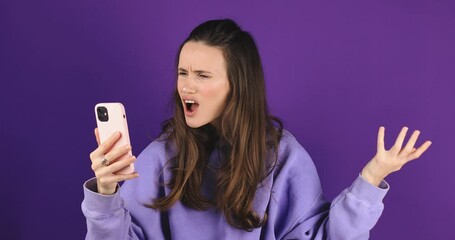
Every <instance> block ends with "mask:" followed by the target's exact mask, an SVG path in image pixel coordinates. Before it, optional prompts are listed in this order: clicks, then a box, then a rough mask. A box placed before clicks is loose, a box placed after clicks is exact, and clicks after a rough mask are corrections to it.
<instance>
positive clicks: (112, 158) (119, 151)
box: [92, 145, 131, 171]
mask: <svg viewBox="0 0 455 240" xmlns="http://www.w3.org/2000/svg"><path fill="white" fill-rule="evenodd" d="M130 151H131V145H125V146H123V147H120V148H115V149H114V150H112V151H111V152H109V153H107V154H106V155H105V156H104V157H105V158H106V159H107V160H108V161H109V162H110V164H112V163H114V162H116V161H117V160H118V159H119V158H121V157H122V156H124V155H125V154H128V153H130ZM103 167H106V166H104V165H103V164H102V155H101V156H100V157H98V158H95V159H93V160H92V169H93V170H94V171H96V170H97V169H99V168H103Z"/></svg>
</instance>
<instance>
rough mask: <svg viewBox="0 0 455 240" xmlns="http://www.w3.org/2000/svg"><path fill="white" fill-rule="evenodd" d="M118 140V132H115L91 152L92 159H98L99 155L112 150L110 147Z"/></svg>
mask: <svg viewBox="0 0 455 240" xmlns="http://www.w3.org/2000/svg"><path fill="white" fill-rule="evenodd" d="M119 138H120V132H115V133H114V134H112V135H111V136H110V137H109V138H108V139H107V140H106V141H104V142H103V143H101V145H100V146H99V147H98V148H97V149H96V150H95V151H93V156H94V158H99V157H100V156H101V155H104V154H106V153H107V152H108V151H109V150H110V149H111V148H112V146H114V144H115V143H116V142H117V140H118V139H119ZM92 161H93V159H92Z"/></svg>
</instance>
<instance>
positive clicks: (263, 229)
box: [82, 20, 431, 239]
mask: <svg viewBox="0 0 455 240" xmlns="http://www.w3.org/2000/svg"><path fill="white" fill-rule="evenodd" d="M176 70H177V73H178V79H177V84H176V89H175V94H174V99H173V100H174V116H173V117H172V118H171V119H170V120H168V121H166V122H165V123H164V127H163V131H162V133H161V135H160V137H159V138H158V139H157V140H155V141H153V142H152V143H151V144H150V145H149V146H148V147H147V148H146V149H145V150H144V151H143V152H142V153H141V154H140V155H139V157H138V161H137V162H136V159H135V157H134V156H131V157H130V158H129V159H125V160H123V159H122V160H121V161H116V159H118V158H120V157H121V156H123V155H125V154H127V153H128V151H129V150H130V148H131V147H130V146H125V147H123V148H121V149H115V150H111V147H112V145H113V144H114V143H115V142H116V141H117V140H118V139H119V137H120V134H114V135H113V136H112V137H111V138H109V139H108V140H107V141H106V142H104V143H103V144H99V137H98V132H97V130H96V129H95V135H96V138H97V141H98V144H99V147H98V148H97V149H96V150H94V151H93V152H92V153H91V154H90V158H91V160H92V169H93V170H94V172H95V175H96V178H93V179H91V180H88V181H87V182H86V183H85V185H84V194H85V198H84V201H83V203H82V210H83V212H84V214H85V216H86V218H87V228H88V233H87V239H368V237H369V231H370V229H371V228H372V227H373V226H374V225H375V223H376V222H377V220H378V218H379V217H380V215H381V213H382V209H383V204H382V199H383V197H384V196H385V194H386V192H387V191H388V189H389V186H388V184H387V183H386V182H385V181H384V180H383V179H384V178H385V177H386V176H387V175H389V174H390V173H392V172H394V171H397V170H399V169H400V168H401V167H402V166H403V165H404V164H406V163H407V162H408V161H410V160H413V159H416V158H418V157H419V156H420V155H421V154H422V153H423V152H425V151H426V150H427V148H428V147H429V146H430V144H431V142H429V141H427V142H425V143H424V144H422V146H420V147H419V148H417V149H416V148H414V145H415V143H416V141H417V138H418V135H419V132H418V131H415V132H414V133H413V134H412V136H411V137H410V139H409V141H408V142H407V144H406V145H405V146H404V147H403V141H404V138H405V135H406V132H407V128H403V129H402V131H401V132H400V134H399V136H398V138H397V140H396V142H395V145H394V146H393V147H392V148H391V149H390V150H385V149H384V128H383V127H381V128H379V133H378V142H377V153H376V155H375V156H374V157H373V158H372V160H371V161H370V162H368V164H367V165H366V166H365V167H364V168H363V170H362V171H361V174H360V175H359V176H358V177H357V178H356V180H355V181H354V183H353V184H352V185H351V186H350V187H348V188H347V189H346V190H344V191H343V192H342V193H341V194H340V195H339V196H338V197H336V198H335V199H334V200H333V201H332V203H329V202H327V201H325V200H324V198H323V196H322V189H321V186H320V181H319V177H318V174H317V172H316V169H315V166H314V164H313V162H312V160H311V158H310V156H309V155H308V153H307V152H306V151H305V150H304V149H303V148H302V146H300V144H299V143H298V142H297V141H296V139H295V138H294V137H293V136H292V135H291V134H290V133H289V132H287V131H285V130H283V128H282V125H281V122H280V121H279V120H278V119H276V118H274V117H271V116H270V115H269V112H268V110H267V103H266V96H265V86H264V75H263V71H262V65H261V60H260V57H259V53H258V50H257V47H256V44H255V42H254V40H253V38H252V37H251V35H250V34H249V33H247V32H245V31H243V30H241V29H240V28H239V27H238V26H237V24H236V23H234V22H233V21H232V20H214V21H208V22H205V23H203V24H201V25H199V26H198V27H196V28H195V29H194V30H193V31H192V32H191V34H190V35H189V37H188V38H187V39H186V40H185V41H184V42H183V43H182V45H181V46H180V49H179V55H178V61H177V69H176ZM100 159H103V160H104V162H102V161H101V160H100ZM105 159H108V161H109V162H111V163H112V164H110V165H107V164H106V161H105ZM132 162H136V170H137V172H138V173H140V174H141V176H140V177H139V175H138V173H133V174H127V175H118V174H114V173H115V172H116V171H117V170H119V169H122V168H124V167H125V166H128V165H129V164H131V163H132ZM106 165H107V166H106ZM131 179H132V180H131ZM124 180H128V181H125V183H124V184H123V185H122V187H119V185H118V182H120V181H124Z"/></svg>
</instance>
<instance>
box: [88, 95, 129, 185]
mask: <svg viewBox="0 0 455 240" xmlns="http://www.w3.org/2000/svg"><path fill="white" fill-rule="evenodd" d="M95 114H96V119H97V126H98V128H97V129H95V136H96V139H97V142H98V148H97V149H96V150H94V151H93V152H92V153H91V154H90V159H91V160H92V169H93V171H94V172H95V175H96V178H97V183H98V192H99V193H101V194H113V193H115V190H116V186H117V183H118V182H120V181H124V180H127V179H132V178H135V177H137V176H138V174H137V173H135V172H134V164H133V162H134V161H135V160H136V158H135V157H134V156H133V155H132V153H131V145H130V139H129V134H128V124H127V121H126V113H125V108H124V107H123V105H122V104H121V103H99V104H97V105H96V106H95Z"/></svg>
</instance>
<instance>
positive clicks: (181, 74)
mask: <svg viewBox="0 0 455 240" xmlns="http://www.w3.org/2000/svg"><path fill="white" fill-rule="evenodd" d="M178 75H179V76H182V77H185V76H186V72H178Z"/></svg>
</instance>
